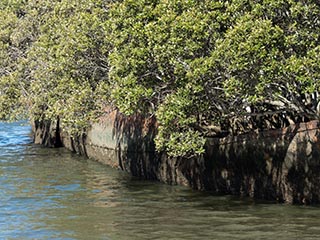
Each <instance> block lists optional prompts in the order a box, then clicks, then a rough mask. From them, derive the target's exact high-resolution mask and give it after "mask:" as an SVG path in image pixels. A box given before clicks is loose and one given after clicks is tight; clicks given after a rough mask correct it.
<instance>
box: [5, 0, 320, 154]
mask: <svg viewBox="0 0 320 240" xmlns="http://www.w3.org/2000/svg"><path fill="white" fill-rule="evenodd" d="M319 16H320V3H319V1H316V0H299V1H295V0H280V1H275V0H247V1H239V0H231V1H210V0H170V1H168V0H135V1H133V0H122V1H120V0H119V1H112V0H109V1H106V0H98V1H96V0H60V1H54V2H52V1H47V0H43V1H37V0H29V1H23V0H15V1H2V2H1V3H0V118H1V119H3V120H9V119H16V118H21V117H25V116H28V117H30V118H32V119H34V120H45V119H47V120H55V119H57V118H59V119H61V121H62V127H63V128H64V129H65V130H66V131H69V133H70V134H72V135H77V134H82V132H83V131H85V129H86V128H87V127H88V126H89V125H90V123H91V122H92V121H94V120H95V119H97V118H98V117H99V116H101V115H102V114H104V110H105V109H106V107H107V106H113V107H115V108H118V109H119V110H120V111H121V112H122V113H124V114H127V115H132V114H142V115H144V116H145V117H151V116H155V117H156V119H157V121H158V124H159V127H158V134H157V136H156V138H155V142H156V146H157V149H158V150H159V151H166V152H168V154H170V155H172V156H193V155H195V154H201V153H203V152H204V144H205V141H206V138H208V137H219V136H225V135H228V134H241V133H244V132H248V131H252V130H256V129H270V128H280V127H283V126H287V125H288V124H290V123H297V122H302V121H308V120H311V119H317V118H319V108H320V105H319V100H320V98H319V90H320V78H319V75H320V61H319V59H320V44H319V43H320V18H319Z"/></svg>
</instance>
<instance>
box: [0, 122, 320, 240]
mask: <svg viewBox="0 0 320 240" xmlns="http://www.w3.org/2000/svg"><path fill="white" fill-rule="evenodd" d="M29 134H30V127H29V126H21V125H20V124H18V123H14V124H3V123H0V239H115V240H118V239H273V238H278V239H319V237H320V218H319V214H320V209H319V208H318V207H306V206H287V205H280V204H266V203H257V202H254V201H252V200H248V199H239V198H236V197H230V196H213V195H210V194H205V193H200V192H196V191H192V190H190V189H188V188H184V187H177V186H174V187H173V186H166V185H163V184H159V183H154V182H147V181H140V180H137V179H134V178H132V177H130V176H128V175H127V174H125V173H123V172H120V171H117V170H114V169H111V168H109V167H106V166H103V165H100V164H98V163H95V162H93V161H89V160H86V159H84V158H82V157H80V156H77V155H74V154H71V153H70V152H68V151H66V150H64V149H46V148H42V147H39V146H35V145H33V144H31V139H30V135H29Z"/></svg>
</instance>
